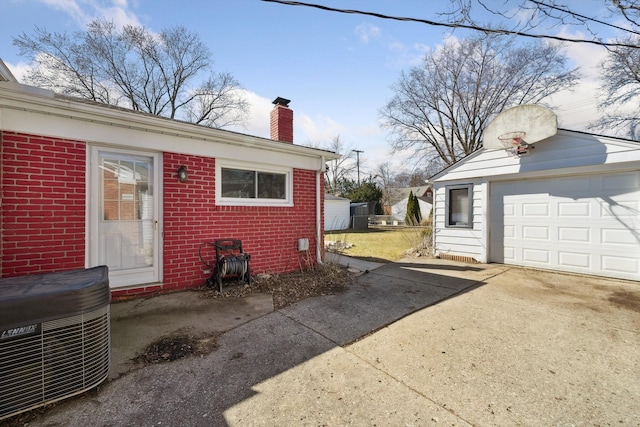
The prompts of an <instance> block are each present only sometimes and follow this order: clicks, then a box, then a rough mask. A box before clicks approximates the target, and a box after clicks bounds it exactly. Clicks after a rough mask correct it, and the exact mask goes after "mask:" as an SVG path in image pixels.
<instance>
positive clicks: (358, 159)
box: [351, 150, 364, 186]
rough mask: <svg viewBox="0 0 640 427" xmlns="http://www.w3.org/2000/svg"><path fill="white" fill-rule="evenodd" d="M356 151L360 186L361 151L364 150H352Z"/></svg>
mask: <svg viewBox="0 0 640 427" xmlns="http://www.w3.org/2000/svg"><path fill="white" fill-rule="evenodd" d="M351 151H353V152H354V153H356V168H357V169H358V186H359V185H360V153H364V151H362V150H351Z"/></svg>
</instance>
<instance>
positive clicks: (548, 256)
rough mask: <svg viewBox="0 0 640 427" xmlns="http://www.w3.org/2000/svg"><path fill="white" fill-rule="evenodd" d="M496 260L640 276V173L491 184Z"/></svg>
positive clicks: (623, 276) (492, 240)
mask: <svg viewBox="0 0 640 427" xmlns="http://www.w3.org/2000/svg"><path fill="white" fill-rule="evenodd" d="M490 193H491V198H490V200H491V202H490V216H491V221H490V245H489V246H490V254H489V258H490V259H489V260H490V261H493V262H501V263H505V264H514V265H522V266H530V267H540V268H549V269H555V270H562V271H569V272H576V273H584V274H594V275H602V276H607V277H616V278H621V279H632V280H640V172H638V171H633V172H625V173H613V174H597V175H596V174H591V175H578V176H571V177H566V176H565V177H556V178H547V179H534V180H517V181H509V182H495V183H492V184H491V189H490Z"/></svg>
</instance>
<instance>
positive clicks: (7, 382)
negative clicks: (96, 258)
mask: <svg viewBox="0 0 640 427" xmlns="http://www.w3.org/2000/svg"><path fill="white" fill-rule="evenodd" d="M109 301H110V293H109V278H108V269H107V267H105V266H101V267H95V268H89V269H86V270H73V271H64V272H56V273H46V274H36V275H29V276H22V277H13V278H3V279H0V420H1V419H3V418H8V417H10V416H13V415H15V414H18V413H20V412H24V411H28V410H30V409H33V408H36V407H38V406H42V405H46V404H49V403H52V402H55V401H57V400H60V399H64V398H66V397H70V396H72V395H75V394H78V393H82V392H84V391H87V390H89V389H91V388H93V387H95V386H96V385H98V384H100V383H101V382H102V381H104V380H105V379H106V378H107V375H108V373H109V365H110V338H111V333H110V327H109Z"/></svg>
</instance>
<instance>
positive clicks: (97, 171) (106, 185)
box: [89, 147, 160, 288]
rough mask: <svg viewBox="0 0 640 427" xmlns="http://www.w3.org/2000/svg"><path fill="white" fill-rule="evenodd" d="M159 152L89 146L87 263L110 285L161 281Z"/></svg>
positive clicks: (118, 285)
mask: <svg viewBox="0 0 640 427" xmlns="http://www.w3.org/2000/svg"><path fill="white" fill-rule="evenodd" d="M158 163H159V159H158V155H157V154H156V153H142V152H133V151H120V150H109V149H106V148H101V147H93V149H92V153H91V174H92V178H93V179H91V213H90V215H91V218H90V224H91V230H90V234H91V240H92V241H91V245H90V253H89V260H90V264H91V265H107V266H108V267H109V283H110V286H111V287H112V288H117V287H124V286H131V285H140V284H145V283H154V282H159V281H160V266H159V264H160V263H159V245H158V240H159V239H158V228H159V227H158V218H159V192H158V188H159V186H158V173H157V171H158V170H159V168H158Z"/></svg>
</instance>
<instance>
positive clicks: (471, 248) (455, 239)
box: [433, 179, 486, 262]
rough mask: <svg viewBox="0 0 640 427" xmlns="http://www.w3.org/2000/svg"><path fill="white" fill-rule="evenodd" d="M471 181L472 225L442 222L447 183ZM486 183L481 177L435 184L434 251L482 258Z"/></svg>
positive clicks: (444, 215) (445, 214)
mask: <svg viewBox="0 0 640 427" xmlns="http://www.w3.org/2000/svg"><path fill="white" fill-rule="evenodd" d="M464 184H473V228H452V227H447V226H446V225H445V221H446V217H447V206H446V191H447V187H448V186H449V185H464ZM485 189H486V184H485V183H483V181H482V180H481V179H475V180H466V181H458V182H448V183H446V185H436V186H435V187H434V196H433V202H434V208H433V214H434V233H433V244H434V252H435V255H438V256H439V255H445V254H455V255H459V256H463V257H469V258H473V259H474V260H476V261H480V262H485V261H486V253H485V250H484V248H485V245H484V244H483V243H482V240H483V235H484V228H485V225H484V211H485V204H484V200H485V199H484V197H483V194H484V193H485V192H486V190H485Z"/></svg>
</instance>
